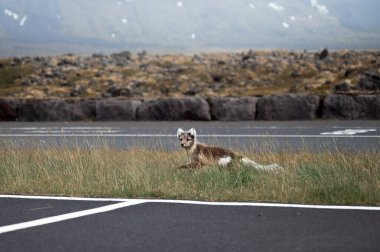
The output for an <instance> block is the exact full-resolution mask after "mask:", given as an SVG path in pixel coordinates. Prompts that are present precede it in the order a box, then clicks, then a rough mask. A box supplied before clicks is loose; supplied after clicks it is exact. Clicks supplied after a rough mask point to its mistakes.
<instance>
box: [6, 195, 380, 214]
mask: <svg viewBox="0 0 380 252" xmlns="http://www.w3.org/2000/svg"><path fill="white" fill-rule="evenodd" d="M0 198H15V199H45V200H74V201H119V202H139V203H171V204H192V205H207V206H258V207H281V208H308V209H332V210H334V209H335V210H369V211H380V207H375V206H373V207H372V206H334V205H333V206H331V205H305V204H282V203H255V202H207V201H193V200H165V199H162V200H161V199H125V198H81V197H50V196H22V195H0ZM139 203H137V204H139Z"/></svg>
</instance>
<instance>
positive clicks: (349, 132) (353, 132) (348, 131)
mask: <svg viewBox="0 0 380 252" xmlns="http://www.w3.org/2000/svg"><path fill="white" fill-rule="evenodd" d="M367 132H376V130H375V129H345V130H337V131H332V132H323V133H321V135H356V134H363V133H367Z"/></svg>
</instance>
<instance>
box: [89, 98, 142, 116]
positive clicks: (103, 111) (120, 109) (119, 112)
mask: <svg viewBox="0 0 380 252" xmlns="http://www.w3.org/2000/svg"><path fill="white" fill-rule="evenodd" d="M140 104H141V102H140V101H126V100H113V99H110V100H99V101H96V120H97V121H135V120H136V112H137V108H138V106H139V105H140Z"/></svg>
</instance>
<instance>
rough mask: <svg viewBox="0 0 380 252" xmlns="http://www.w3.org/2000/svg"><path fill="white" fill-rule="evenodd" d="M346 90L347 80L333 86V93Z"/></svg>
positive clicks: (348, 88) (347, 88)
mask: <svg viewBox="0 0 380 252" xmlns="http://www.w3.org/2000/svg"><path fill="white" fill-rule="evenodd" d="M348 91H350V85H349V84H348V83H347V82H343V83H340V84H338V85H335V86H334V93H339V92H348Z"/></svg>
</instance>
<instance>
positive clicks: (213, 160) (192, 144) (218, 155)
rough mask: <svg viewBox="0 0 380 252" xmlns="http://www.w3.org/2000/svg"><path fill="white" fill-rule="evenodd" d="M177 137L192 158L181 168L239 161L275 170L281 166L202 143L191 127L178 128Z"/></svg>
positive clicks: (222, 164) (227, 164) (229, 163)
mask: <svg viewBox="0 0 380 252" xmlns="http://www.w3.org/2000/svg"><path fill="white" fill-rule="evenodd" d="M177 137H178V140H179V143H180V145H181V147H182V148H184V149H185V150H186V152H187V155H188V156H189V158H190V160H191V162H190V163H189V164H185V165H181V166H180V167H178V168H179V169H198V168H200V167H202V166H205V165H219V166H229V165H231V164H233V163H237V162H240V163H242V164H244V165H247V166H251V167H253V168H255V169H259V170H274V169H278V168H281V166H279V165H277V164H272V165H260V164H258V163H256V162H255V161H252V160H250V159H249V158H246V157H243V156H241V155H239V154H237V153H235V152H233V151H231V150H228V149H225V148H221V147H216V146H209V145H205V144H201V143H199V142H198V141H197V133H196V131H195V129H190V130H189V131H184V130H183V129H178V130H177Z"/></svg>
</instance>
